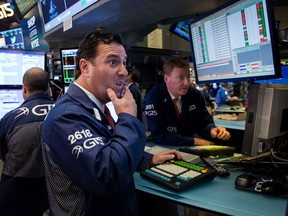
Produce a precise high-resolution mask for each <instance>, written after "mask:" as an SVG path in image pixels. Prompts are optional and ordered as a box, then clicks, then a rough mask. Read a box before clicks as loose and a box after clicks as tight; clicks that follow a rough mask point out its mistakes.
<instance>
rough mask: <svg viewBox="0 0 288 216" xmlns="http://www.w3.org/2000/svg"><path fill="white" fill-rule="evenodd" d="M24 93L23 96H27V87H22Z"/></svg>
mask: <svg viewBox="0 0 288 216" xmlns="http://www.w3.org/2000/svg"><path fill="white" fill-rule="evenodd" d="M22 91H23V94H27V91H28V90H27V88H26V86H25V85H22Z"/></svg>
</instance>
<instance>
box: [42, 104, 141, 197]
mask: <svg viewBox="0 0 288 216" xmlns="http://www.w3.org/2000/svg"><path fill="white" fill-rule="evenodd" d="M57 110H58V111H53V109H52V110H51V112H50V113H49V114H48V118H47V119H46V121H45V122H44V124H43V143H44V144H45V143H46V144H47V145H49V148H50V151H51V154H52V158H53V160H54V162H55V163H56V164H57V165H58V166H59V167H60V168H61V170H62V171H63V172H64V173H65V174H66V175H67V176H69V178H70V179H71V180H72V181H73V182H74V183H75V184H76V185H78V187H81V188H83V189H84V190H86V191H89V192H91V193H94V194H97V195H100V196H111V194H114V193H119V192H121V191H122V192H123V191H125V189H126V188H127V187H128V186H129V185H131V181H133V173H134V171H135V170H136V168H137V166H138V164H139V163H140V160H141V158H142V155H143V151H144V147H145V144H146V135H145V130H144V127H143V124H142V123H141V122H140V121H139V120H138V119H136V118H135V117H133V116H131V115H129V114H126V113H121V114H120V115H119V116H118V122H117V124H116V126H115V128H114V132H113V133H111V131H109V129H108V128H107V126H106V125H105V124H103V122H101V121H99V120H97V119H96V118H95V116H93V115H90V114H88V113H86V112H85V111H83V110H81V109H79V107H78V106H73V105H72V106H71V105H70V106H69V108H68V106H66V107H65V108H64V107H61V108H60V109H57ZM60 113H61V114H60ZM63 113H64V114H63ZM101 116H102V114H101ZM103 118H104V117H103Z"/></svg>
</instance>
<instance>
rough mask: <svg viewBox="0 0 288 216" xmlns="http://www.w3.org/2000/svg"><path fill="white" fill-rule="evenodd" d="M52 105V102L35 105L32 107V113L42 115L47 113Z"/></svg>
mask: <svg viewBox="0 0 288 216" xmlns="http://www.w3.org/2000/svg"><path fill="white" fill-rule="evenodd" d="M52 107H53V104H42V105H37V106H35V107H33V108H32V113H33V114H34V115H37V116H44V115H47V113H48V112H49V110H50V109H51V108H52Z"/></svg>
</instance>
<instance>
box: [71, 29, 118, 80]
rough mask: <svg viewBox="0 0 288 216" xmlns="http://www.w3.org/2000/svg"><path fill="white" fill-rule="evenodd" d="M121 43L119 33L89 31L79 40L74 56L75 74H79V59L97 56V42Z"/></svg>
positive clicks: (89, 58) (77, 75)
mask: <svg viewBox="0 0 288 216" xmlns="http://www.w3.org/2000/svg"><path fill="white" fill-rule="evenodd" d="M112 42H114V43H118V44H122V40H121V37H120V35H118V34H112V33H101V32H91V33H89V34H87V35H86V36H85V37H84V39H83V40H82V41H81V42H80V44H79V48H78V51H77V57H76V76H75V78H76V79H77V78H78V77H79V76H80V75H81V71H80V67H79V62H80V60H81V59H86V60H89V61H90V60H93V59H94V58H95V57H96V56H97V47H98V45H99V44H110V43H112Z"/></svg>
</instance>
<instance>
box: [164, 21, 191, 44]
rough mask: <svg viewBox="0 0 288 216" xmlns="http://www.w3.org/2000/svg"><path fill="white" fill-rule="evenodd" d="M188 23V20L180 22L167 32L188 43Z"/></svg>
mask: <svg viewBox="0 0 288 216" xmlns="http://www.w3.org/2000/svg"><path fill="white" fill-rule="evenodd" d="M190 22H191V21H190V20H185V21H180V22H178V23H174V24H172V25H171V26H170V28H169V31H170V32H172V33H173V34H175V35H178V36H179V37H181V38H183V39H185V40H187V41H190V36H189V24H190Z"/></svg>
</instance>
